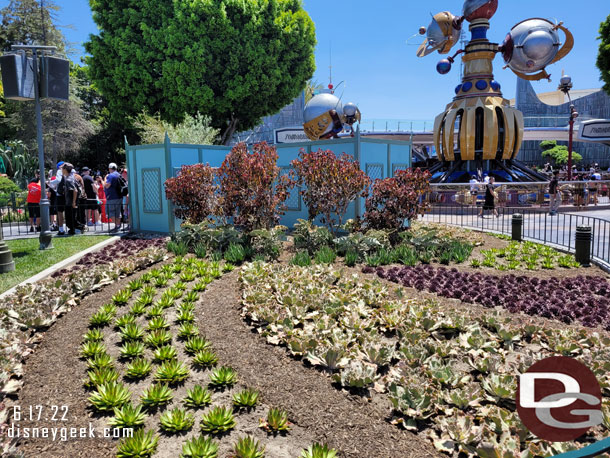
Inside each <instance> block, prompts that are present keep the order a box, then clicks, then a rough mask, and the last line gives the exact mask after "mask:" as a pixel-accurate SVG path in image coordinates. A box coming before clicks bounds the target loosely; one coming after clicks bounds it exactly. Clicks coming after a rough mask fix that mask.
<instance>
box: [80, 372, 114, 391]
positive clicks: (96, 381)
mask: <svg viewBox="0 0 610 458" xmlns="http://www.w3.org/2000/svg"><path fill="white" fill-rule="evenodd" d="M87 376H88V377H89V378H88V379H87V380H85V383H84V385H85V387H87V388H93V387H96V386H99V385H103V384H104V383H107V382H116V381H117V380H118V379H119V373H118V372H117V371H116V370H115V369H114V368H112V367H103V368H101V369H93V370H90V371H87Z"/></svg>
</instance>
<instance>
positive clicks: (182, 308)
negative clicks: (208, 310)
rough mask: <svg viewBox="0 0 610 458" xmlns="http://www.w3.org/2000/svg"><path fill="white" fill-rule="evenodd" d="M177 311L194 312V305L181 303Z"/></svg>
mask: <svg viewBox="0 0 610 458" xmlns="http://www.w3.org/2000/svg"><path fill="white" fill-rule="evenodd" d="M178 311H179V312H194V311H195V304H194V303H193V302H185V301H182V303H181V304H180V305H179V306H178Z"/></svg>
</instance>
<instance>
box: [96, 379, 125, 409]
mask: <svg viewBox="0 0 610 458" xmlns="http://www.w3.org/2000/svg"><path fill="white" fill-rule="evenodd" d="M129 398H131V393H130V392H129V390H128V389H127V387H126V386H125V385H123V384H122V383H119V382H107V383H104V384H103V385H99V386H98V387H97V391H95V392H93V393H92V394H91V396H89V402H90V403H91V404H92V405H93V407H94V408H95V409H96V410H98V411H100V412H108V411H111V410H113V409H114V408H115V407H121V406H122V405H123V404H126V403H127V402H129Z"/></svg>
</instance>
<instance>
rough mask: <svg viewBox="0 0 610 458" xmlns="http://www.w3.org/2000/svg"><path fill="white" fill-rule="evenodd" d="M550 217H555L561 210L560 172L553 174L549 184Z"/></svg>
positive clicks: (556, 171)
mask: <svg viewBox="0 0 610 458" xmlns="http://www.w3.org/2000/svg"><path fill="white" fill-rule="evenodd" d="M549 199H550V202H549V210H550V211H549V215H551V216H555V215H556V214H557V210H559V203H560V202H561V192H560V191H559V170H555V171H554V172H553V178H551V181H550V183H549Z"/></svg>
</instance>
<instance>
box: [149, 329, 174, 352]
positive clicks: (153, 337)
mask: <svg viewBox="0 0 610 458" xmlns="http://www.w3.org/2000/svg"><path fill="white" fill-rule="evenodd" d="M171 341H172V335H171V334H170V333H169V332H168V331H167V330H165V329H157V330H155V331H150V332H149V333H148V334H147V335H146V337H145V338H144V342H145V343H146V345H148V346H150V347H153V348H159V347H162V346H164V345H167V344H169V343H171Z"/></svg>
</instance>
